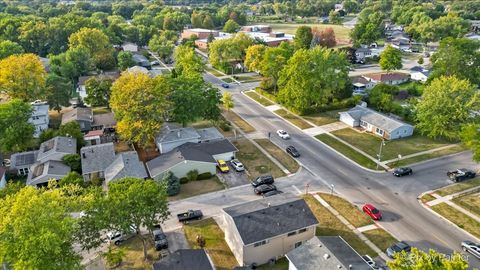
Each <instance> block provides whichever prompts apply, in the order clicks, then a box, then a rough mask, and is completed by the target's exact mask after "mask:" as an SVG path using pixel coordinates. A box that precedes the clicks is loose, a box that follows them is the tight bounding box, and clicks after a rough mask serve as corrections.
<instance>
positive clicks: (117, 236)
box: [107, 226, 136, 246]
mask: <svg viewBox="0 0 480 270" xmlns="http://www.w3.org/2000/svg"><path fill="white" fill-rule="evenodd" d="M135 234H136V230H135V227H133V226H131V227H130V231H128V232H127V233H122V232H119V231H111V232H107V239H108V241H109V242H110V243H114V244H115V245H116V246H118V245H120V244H121V243H122V242H123V241H126V240H128V239H130V238H131V237H133V236H134V235H135Z"/></svg>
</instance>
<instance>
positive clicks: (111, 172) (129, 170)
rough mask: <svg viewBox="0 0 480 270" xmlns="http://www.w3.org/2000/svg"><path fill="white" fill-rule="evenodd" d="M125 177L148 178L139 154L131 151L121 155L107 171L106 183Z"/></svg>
mask: <svg viewBox="0 0 480 270" xmlns="http://www.w3.org/2000/svg"><path fill="white" fill-rule="evenodd" d="M123 177H136V178H142V179H145V178H147V177H148V175H147V171H146V170H145V165H143V162H141V161H140V160H139V159H138V155H137V152H135V151H129V152H124V153H120V154H118V155H117V157H116V158H115V160H114V161H113V162H112V163H111V164H110V165H109V166H108V167H107V168H106V169H105V183H107V184H108V183H109V182H110V181H114V180H116V179H121V178H123Z"/></svg>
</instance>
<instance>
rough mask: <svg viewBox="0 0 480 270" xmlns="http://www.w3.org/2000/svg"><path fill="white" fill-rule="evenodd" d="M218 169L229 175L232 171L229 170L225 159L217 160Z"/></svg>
mask: <svg viewBox="0 0 480 270" xmlns="http://www.w3.org/2000/svg"><path fill="white" fill-rule="evenodd" d="M217 167H218V169H219V170H220V172H222V173H228V172H229V171H230V169H229V168H228V165H227V163H226V162H225V160H223V159H219V160H217Z"/></svg>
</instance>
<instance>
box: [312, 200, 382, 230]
mask: <svg viewBox="0 0 480 270" xmlns="http://www.w3.org/2000/svg"><path fill="white" fill-rule="evenodd" d="M318 195H320V197H322V199H324V200H325V201H326V202H327V203H328V204H330V205H331V206H332V207H333V208H335V210H337V211H338V212H339V213H340V215H342V216H344V217H345V218H346V219H347V220H348V222H350V224H352V225H353V226H354V227H356V228H359V227H363V226H367V225H371V224H373V221H372V219H371V218H370V217H369V216H367V215H366V214H365V213H363V212H362V210H360V209H358V208H357V207H356V206H354V205H352V204H351V203H350V202H348V201H346V200H344V199H343V198H340V197H338V196H334V195H330V194H326V193H319V194H318Z"/></svg>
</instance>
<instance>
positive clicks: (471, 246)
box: [461, 240, 480, 259]
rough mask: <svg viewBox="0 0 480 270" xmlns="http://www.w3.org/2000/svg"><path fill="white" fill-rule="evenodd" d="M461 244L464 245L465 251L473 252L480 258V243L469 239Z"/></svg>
mask: <svg viewBox="0 0 480 270" xmlns="http://www.w3.org/2000/svg"><path fill="white" fill-rule="evenodd" d="M461 245H462V249H463V251H465V252H468V253H471V254H472V255H473V256H475V257H477V258H478V259H480V244H477V243H474V242H472V241H468V240H467V241H463V242H462V244H461Z"/></svg>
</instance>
